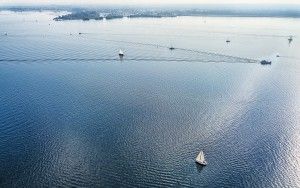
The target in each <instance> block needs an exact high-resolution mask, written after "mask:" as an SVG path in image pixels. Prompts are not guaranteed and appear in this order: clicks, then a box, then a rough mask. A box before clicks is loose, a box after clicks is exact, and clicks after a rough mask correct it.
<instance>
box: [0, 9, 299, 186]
mask: <svg viewBox="0 0 300 188" xmlns="http://www.w3.org/2000/svg"><path fill="white" fill-rule="evenodd" d="M57 14H58V13H51V12H42V13H32V12H31V13H12V12H0V34H1V36H0V43H1V45H0V56H1V57H0V104H1V106H0V186H1V187H6V186H7V187H11V186H13V187H32V186H35V187H41V186H50V187H52V186H55V187H57V186H63V187H65V186H68V187H72V186H79V187H94V186H99V187H111V186H121V187H130V186H139V187H161V186H162V187H169V186H174V187H181V186H184V187H202V186H203V187H207V186H211V187H299V186H300V85H299V83H300V65H299V63H300V55H299V52H300V43H299V41H300V40H299V38H298V37H300V36H299V34H300V20H299V19H287V18H286V19H280V18H218V17H215V18H201V17H180V18H162V19H121V20H111V21H89V22H83V21H64V22H55V21H52V19H53V17H54V16H55V15H57ZM79 32H81V33H83V34H81V35H79V34H78V33H79ZM5 33H7V36H5ZM289 35H293V36H295V37H294V40H293V41H292V43H291V44H289V43H288V40H287V39H288V36H289ZM227 39H229V40H231V42H230V43H229V44H227V43H226V42H225V41H226V40H227ZM149 44H151V45H149ZM171 45H172V46H174V47H176V48H183V49H175V50H173V51H170V50H169V49H168V48H166V47H163V46H171ZM120 48H121V49H123V50H124V51H125V57H124V59H123V61H120V60H119V59H118V58H119V57H118V51H119V49H120ZM186 49H193V50H196V51H197V52H192V51H188V50H186ZM199 51H201V52H199ZM203 51H206V52H213V53H217V54H211V53H203ZM220 54H223V55H220ZM277 54H279V55H280V57H277V58H276V55H277ZM225 55H227V56H225ZM231 56H236V57H240V58H235V57H231ZM241 58H248V59H241ZM264 58H268V59H271V60H272V61H273V62H272V65H271V66H262V65H260V64H259V63H257V62H256V63H255V60H260V59H264ZM249 59H251V62H252V60H254V63H253V62H252V63H250V62H249V61H250V60H249ZM200 150H204V153H205V154H206V159H207V162H208V165H207V166H206V167H204V168H202V167H200V166H198V165H196V163H195V157H196V156H197V154H198V152H199V151H200Z"/></svg>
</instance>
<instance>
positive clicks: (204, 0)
mask: <svg viewBox="0 0 300 188" xmlns="http://www.w3.org/2000/svg"><path fill="white" fill-rule="evenodd" d="M31 3H42V4H74V3H76V4H191V3H193V4H194V3H196V4H212V3H213V4H216V3H222V4H224V3H236V4H240V3H248V4H249V3H251V4H252V3H253V4H259V3H270V4H279V3H280V4H300V0H110V1H108V0H0V4H31Z"/></svg>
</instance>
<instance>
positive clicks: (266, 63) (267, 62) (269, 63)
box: [260, 60, 272, 65]
mask: <svg viewBox="0 0 300 188" xmlns="http://www.w3.org/2000/svg"><path fill="white" fill-rule="evenodd" d="M271 63H272V61H267V60H262V61H261V62H260V64H262V65H271Z"/></svg>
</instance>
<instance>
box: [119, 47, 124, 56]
mask: <svg viewBox="0 0 300 188" xmlns="http://www.w3.org/2000/svg"><path fill="white" fill-rule="evenodd" d="M119 56H120V57H124V52H123V51H122V50H121V49H120V50H119Z"/></svg>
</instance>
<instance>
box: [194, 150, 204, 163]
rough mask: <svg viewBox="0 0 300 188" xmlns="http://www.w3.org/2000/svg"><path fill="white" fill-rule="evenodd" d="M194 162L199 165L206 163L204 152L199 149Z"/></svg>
mask: <svg viewBox="0 0 300 188" xmlns="http://www.w3.org/2000/svg"><path fill="white" fill-rule="evenodd" d="M196 162H197V163H199V164H201V165H206V164H207V162H206V161H205V157H204V152H203V151H200V152H199V154H198V156H197V157H196Z"/></svg>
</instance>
